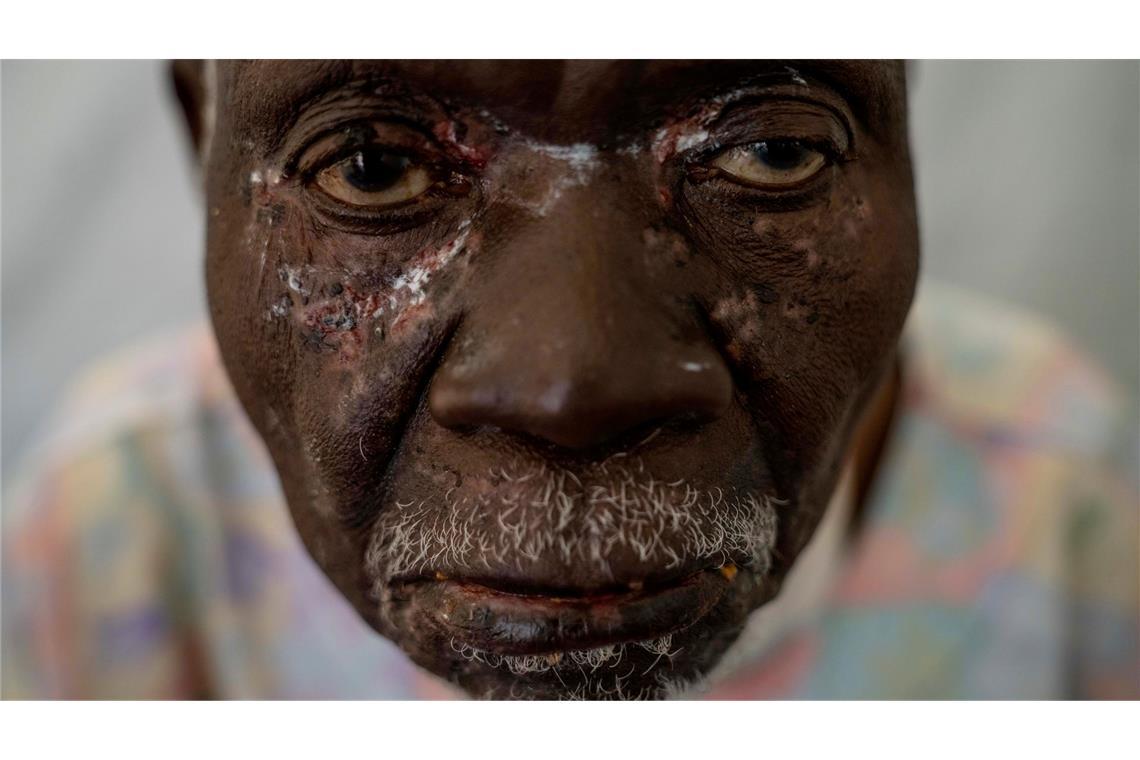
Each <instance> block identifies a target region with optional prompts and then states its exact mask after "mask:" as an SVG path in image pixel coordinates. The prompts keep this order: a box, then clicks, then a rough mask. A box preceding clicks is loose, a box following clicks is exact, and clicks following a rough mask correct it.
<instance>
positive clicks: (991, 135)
mask: <svg viewBox="0 0 1140 760" xmlns="http://www.w3.org/2000/svg"><path fill="white" fill-rule="evenodd" d="M911 98H912V101H911V103H912V139H913V145H914V152H915V162H916V172H917V183H918V199H919V211H920V215H921V222H922V243H923V255H924V257H925V258H924V272H923V276H924V277H935V278H937V279H939V280H943V281H950V282H955V283H959V284H962V285H965V286H968V287H972V288H975V289H978V290H981V291H984V292H986V293H988V294H992V295H996V296H999V297H1002V298H1005V299H1008V300H1011V301H1015V302H1018V303H1021V304H1024V305H1026V306H1028V307H1030V308H1033V309H1035V310H1038V311H1040V312H1043V313H1046V314H1048V315H1049V316H1050V317H1051V318H1052V319H1053V320H1054V321H1055V322H1057V323H1059V324H1060V325H1061V326H1062V327H1063V328H1065V329H1066V330H1067V331H1068V332H1069V333H1070V335H1072V336H1073V337H1074V338H1075V339H1076V341H1077V342H1078V343H1079V344H1080V345H1082V346H1084V347H1085V349H1086V350H1087V351H1089V352H1090V353H1092V354H1093V355H1094V356H1096V357H1098V358H1099V359H1100V360H1101V361H1102V362H1104V363H1105V364H1106V365H1107V366H1108V367H1109V368H1110V369H1111V370H1112V371H1113V372H1114V374H1115V375H1116V376H1117V377H1118V378H1119V379H1120V380H1121V381H1122V382H1123V383H1124V384H1125V385H1126V387H1128V388H1130V389H1131V391H1130V392H1131V393H1132V394H1135V392H1136V391H1135V389H1136V387H1137V383H1138V375H1140V369H1138V357H1137V348H1138V344H1140V326H1138V319H1140V316H1138V315H1140V304H1138V289H1140V222H1138V217H1140V65H1138V64H1137V63H1136V62H1130V61H1123V62H1016V61H1013V62H985V61H979V62H942V61H937V62H922V63H919V64H917V65H916V66H914V67H912V70H911ZM0 109H2V115H0V131H2V138H0V142H2V145H0V165H2V166H0V204H2V205H0V225H2V241H0V245H2V251H0V255H2V267H3V268H2V272H0V278H2V285H0V299H2V300H0V322H2V341H3V343H2V350H0V361H2V365H3V368H2V373H3V376H2V414H3V417H2V423H3V439H2V446H3V472H4V473H5V474H6V475H7V474H9V473H11V472H13V467H14V465H16V464H18V462H19V458H20V454H21V452H22V451H23V450H24V449H25V448H26V446H27V444H28V441H29V440H30V439H31V438H32V437H33V436H34V432H35V430H36V429H37V426H41V425H42V424H43V422H44V420H45V417H46V415H47V414H48V413H49V412H50V410H51V408H52V405H53V403H54V402H55V401H56V400H57V399H58V398H59V397H60V394H61V393H62V392H63V390H64V389H65V387H66V385H67V383H68V382H69V380H70V379H71V378H73V377H74V376H75V374H76V372H77V371H79V370H80V369H81V368H82V367H83V366H84V365H85V364H87V363H89V362H90V361H91V360H93V359H94V358H96V357H97V356H99V355H100V354H103V353H106V352H107V351H108V350H110V349H113V348H115V347H117V346H120V345H122V344H125V343H129V342H130V341H132V340H134V339H136V338H140V337H142V336H144V335H147V334H151V333H154V332H156V331H159V330H162V329H164V328H172V327H176V326H178V325H180V324H184V323H187V322H190V321H193V320H195V319H199V318H203V317H204V315H205V306H204V301H203V293H202V274H201V263H200V261H199V256H200V252H199V251H200V248H201V242H202V234H203V233H202V222H201V215H202V213H201V212H202V209H201V206H200V204H199V202H198V200H197V197H196V187H195V183H196V178H195V177H194V176H193V171H192V168H191V164H190V161H189V155H188V150H187V148H186V146H185V145H184V142H183V135H182V131H181V125H180V124H179V123H178V121H177V114H176V111H175V108H174V105H173V97H172V95H171V94H170V91H169V88H168V86H167V81H166V73H165V65H164V64H162V63H158V62H149V61H122V62H121V61H104V62H84V61H64V62H37V61H28V62H5V63H3V66H2V72H0Z"/></svg>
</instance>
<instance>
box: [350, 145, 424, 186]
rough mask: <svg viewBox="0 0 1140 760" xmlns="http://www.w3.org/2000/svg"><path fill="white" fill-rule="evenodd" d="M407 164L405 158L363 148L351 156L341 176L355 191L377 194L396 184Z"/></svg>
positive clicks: (395, 154)
mask: <svg viewBox="0 0 1140 760" xmlns="http://www.w3.org/2000/svg"><path fill="white" fill-rule="evenodd" d="M409 163H411V162H410V161H409V160H408V157H407V156H401V155H399V154H397V153H389V152H387V151H384V150H380V149H377V148H365V149H364V150H360V151H357V152H356V153H354V154H353V156H352V158H351V159H350V160H349V161H348V162H347V163H346V164H345V166H344V169H342V170H341V174H342V175H343V176H344V179H345V181H346V182H348V183H349V184H350V185H352V186H353V187H355V188H356V189H357V190H361V191H363V192H366V193H377V192H380V191H381V190H387V189H388V188H390V187H392V185H394V184H396V182H398V181H399V179H400V177H402V176H403V174H404V171H405V170H406V169H407V168H408V164H409Z"/></svg>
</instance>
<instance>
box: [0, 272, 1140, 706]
mask: <svg viewBox="0 0 1140 760" xmlns="http://www.w3.org/2000/svg"><path fill="white" fill-rule="evenodd" d="M904 347H905V351H904V354H903V356H904V373H903V376H904V388H903V392H902V394H901V399H900V408H899V411H898V413H897V415H896V418H895V422H894V428H893V431H892V435H891V438H890V440H889V442H888V444H887V448H886V450H885V452H884V455H883V456H884V458H883V460H882V462H881V464H880V469H879V473H878V476H877V478H876V481H875V484H874V486H873V489H872V491H871V493H870V496H869V503H868V505H867V510H866V514H865V518H864V522H863V525H862V527H861V528H860V529H859V531H858V532H857V533H856V534H854V536H853V537H851V538H850V539H848V538H847V536H846V533H845V531H844V523H845V520H846V511H845V510H847V509H848V508H849V504H847V503H846V502H847V501H849V500H847V499H845V498H843V497H842V494H844V493H846V492H847V490H846V489H848V488H849V483H846V481H845V485H843V486H842V487H841V488H840V489H839V493H840V494H841V495H840V496H839V497H837V498H836V499H834V500H833V504H832V506H831V507H830V508H829V513H828V515H827V517H826V518H825V521H824V524H823V526H821V528H820V530H819V531H817V534H816V536H815V538H813V541H812V543H811V544H809V547H808V548H807V549H806V550H805V554H804V555H803V556H802V557H801V559H800V561H799V562H798V563H797V565H796V567H795V568H793V571H792V574H791V575H790V576H789V579H788V583H787V586H786V588H785V591H784V593H782V594H781V596H780V597H779V598H778V599H777V600H775V601H774V602H773V603H771V604H769V605H767V606H766V607H764V608H761V609H760V610H758V611H757V612H756V613H754V614H753V616H752V618H751V619H750V622H749V625H748V627H747V628H746V630H745V633H744V634H743V635H742V636H741V639H740V640H739V641H738V642H737V644H736V645H734V647H733V648H732V649H731V650H730V651H729V653H728V654H727V655H726V656H725V658H724V660H723V661H722V663H721V664H720V665H719V666H718V667H717V669H716V670H715V671H714V673H713V674H712V676H711V677H710V679H709V681H708V683H707V684H705V685H703V686H702V687H700V688H698V689H697V690H695V691H694V692H692V693H691V694H690V695H689V696H693V697H712V698H814V699H821V698H885V699H894V698H911V699H915V698H917V699H923V698H940V699H941V698H971V699H987V698H1022V699H1039V698H1073V697H1092V698H1114V697H1128V698H1136V697H1137V696H1138V695H1140V654H1138V609H1140V601H1138V597H1140V592H1138V586H1140V578H1138V564H1137V563H1138V547H1137V545H1138V541H1140V499H1138V497H1137V486H1136V482H1135V480H1134V476H1135V472H1136V459H1137V450H1136V448H1135V434H1136V427H1137V426H1136V420H1135V418H1134V417H1133V416H1132V414H1131V412H1130V410H1129V408H1128V405H1127V400H1126V399H1125V398H1124V397H1123V396H1122V394H1121V393H1120V391H1119V390H1118V389H1117V388H1116V387H1115V386H1114V385H1113V384H1112V382H1111V381H1110V380H1109V379H1108V378H1107V377H1106V376H1105V375H1104V374H1103V373H1102V372H1101V371H1100V370H1099V369H1098V368H1096V367H1095V366H1093V365H1092V364H1091V363H1089V362H1088V361H1087V360H1085V359H1084V358H1083V357H1082V356H1081V355H1080V354H1079V353H1078V352H1077V351H1075V350H1074V349H1073V348H1072V347H1071V345H1070V344H1069V343H1068V342H1066V340H1065V339H1064V338H1063V337H1062V336H1061V335H1059V334H1058V333H1057V332H1056V331H1055V330H1054V329H1052V328H1051V327H1049V326H1048V325H1046V324H1044V323H1042V322H1040V321H1038V320H1037V319H1035V318H1033V317H1032V316H1029V315H1026V314H1023V313H1021V312H1018V311H1015V310H1013V309H1010V308H1008V307H1005V306H1001V305H997V304H994V303H992V302H989V301H986V300H983V299H980V298H978V297H975V296H972V295H969V294H966V293H962V292H958V291H955V290H951V289H947V288H945V287H938V286H932V285H929V284H927V285H924V287H923V289H922V291H921V293H920V296H919V298H918V300H917V303H916V306H915V309H914V310H913V311H912V314H911V317H910V319H909V321H908V325H907V329H906V333H905V336H904ZM51 429H52V431H53V432H52V433H51V434H50V435H48V436H47V437H46V438H44V439H43V442H42V444H41V445H40V446H39V447H37V449H36V450H35V451H34V452H33V453H32V454H31V456H30V457H28V458H27V463H26V465H25V466H24V467H23V468H22V469H21V470H20V471H19V474H20V479H19V483H18V484H17V485H16V486H15V487H14V488H12V489H10V490H9V491H8V493H7V498H6V499H5V502H4V507H3V598H2V599H3V610H2V611H3V661H2V668H3V670H2V686H3V695H4V697H6V698H138V699H148V698H193V697H214V698H261V699H291V698H310V699H325V698H339V699H353V698H424V697H454V696H457V695H458V692H456V691H455V690H453V689H452V687H450V686H449V685H448V684H446V683H444V682H443V681H441V680H439V679H437V678H435V677H434V676H432V675H430V674H428V673H426V672H425V671H422V670H420V669H419V668H417V667H416V666H415V665H413V664H411V663H410V662H409V661H408V660H407V659H406V658H405V657H404V655H403V654H402V653H401V652H400V651H399V649H398V648H396V647H395V646H394V645H393V644H391V643H390V642H388V641H387V640H385V639H383V638H382V637H380V636H379V635H377V634H375V633H374V632H373V631H372V630H371V629H370V628H368V627H367V626H366V625H365V624H364V623H363V622H362V621H361V620H360V619H359V618H358V617H357V615H356V613H355V612H354V611H353V610H352V608H351V607H350V606H349V604H348V603H347V602H346V601H345V600H344V599H342V598H341V596H340V595H339V594H338V593H337V592H336V591H335V590H334V588H333V586H332V584H331V583H330V582H329V581H328V580H327V579H326V578H325V577H324V575H323V574H322V573H321V572H320V570H319V569H318V568H317V567H316V565H315V564H314V562H313V561H312V560H311V559H310V557H309V556H308V554H306V553H305V550H304V549H303V547H302V545H301V542H300V539H299V537H298V536H297V534H296V532H295V530H294V528H293V525H292V523H291V521H290V519H289V516H288V513H287V511H286V509H285V505H284V499H283V497H282V495H281V491H280V486H279V484H278V481H277V476H276V473H275V472H274V470H273V468H272V465H271V463H270V461H269V458H268V455H267V453H266V452H265V449H264V446H263V444H262V443H261V441H260V439H259V438H258V437H257V434H256V433H255V432H254V430H253V429H252V427H251V426H250V424H249V422H248V420H247V419H246V417H245V415H244V412H243V411H242V409H241V407H240V405H239V404H238V402H237V401H236V399H235V397H234V395H233V392H232V390H231V388H230V386H229V383H228V380H227V379H226V376H225V374H224V371H223V369H222V366H221V362H220V360H219V357H218V353H217V348H216V345H215V343H214V339H213V336H212V334H211V333H210V331H209V329H208V328H207V327H205V326H201V327H198V328H195V329H194V330H192V331H190V332H189V333H186V334H179V335H174V336H168V337H167V338H166V339H165V340H162V341H160V342H156V343H154V344H152V345H150V346H148V347H145V348H141V349H132V350H130V351H129V352H127V353H124V354H122V355H120V356H118V357H113V358H111V359H110V360H108V361H107V362H104V363H102V364H101V365H99V366H98V367H96V368H95V369H94V370H93V371H91V372H90V373H89V374H87V375H86V376H85V377H84V378H83V379H82V381H81V382H80V383H78V385H77V387H76V389H75V392H74V393H73V394H72V395H71V397H70V400H69V402H68V403H67V404H65V405H64V406H63V407H62V408H61V410H60V413H59V415H58V420H57V422H56V423H55V424H54V425H52V426H51Z"/></svg>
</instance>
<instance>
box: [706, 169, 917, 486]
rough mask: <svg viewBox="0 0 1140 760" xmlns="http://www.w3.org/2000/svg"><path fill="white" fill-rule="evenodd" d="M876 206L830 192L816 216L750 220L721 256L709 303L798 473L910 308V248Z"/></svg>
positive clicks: (834, 427) (883, 355) (756, 403)
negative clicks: (793, 454)
mask: <svg viewBox="0 0 1140 760" xmlns="http://www.w3.org/2000/svg"><path fill="white" fill-rule="evenodd" d="M877 205H878V204H877V203H875V202H874V199H872V198H870V197H868V196H867V195H862V194H855V193H850V192H849V193H846V194H839V193H836V194H835V195H833V197H832V198H831V199H830V201H829V202H828V203H827V204H825V205H824V206H823V207H822V208H813V209H808V210H804V211H798V212H786V213H767V214H756V215H754V216H753V217H752V218H751V219H747V220H746V221H744V222H743V223H741V224H739V225H738V227H737V228H736V231H735V232H734V233H733V235H732V240H733V243H734V245H733V246H732V247H731V251H730V252H729V253H727V254H725V255H724V256H723V257H722V258H721V261H722V263H723V266H722V269H721V272H720V277H721V281H720V286H719V288H718V290H719V291H720V292H721V293H724V294H725V295H720V296H718V297H716V298H713V299H710V300H709V301H708V313H709V317H710V322H711V323H712V324H713V325H714V326H715V327H716V328H717V329H718V330H719V332H720V335H721V340H722V346H723V350H724V351H725V353H726V354H727V355H728V356H729V357H730V359H731V360H732V361H733V362H735V364H736V366H737V369H738V370H739V371H740V372H741V374H742V375H743V376H744V377H746V378H748V380H749V381H750V387H749V388H748V389H747V393H748V394H749V396H750V398H751V402H750V403H751V404H752V406H753V408H754V409H755V410H756V413H757V414H759V415H760V416H762V417H764V418H766V419H768V420H769V421H771V422H773V423H774V424H776V426H777V427H778V428H779V429H780V430H781V431H782V432H783V433H784V435H785V436H786V438H787V439H788V440H789V441H793V442H794V444H793V446H794V447H795V448H798V449H799V452H798V453H799V455H800V457H801V458H802V461H803V462H804V463H805V464H807V463H810V462H813V461H818V459H819V458H820V457H824V456H827V455H826V454H825V453H824V452H826V451H830V450H831V447H832V446H833V444H834V439H835V436H836V435H838V434H839V433H840V431H841V429H842V428H843V425H844V420H846V419H847V418H848V416H849V414H850V412H851V410H852V408H853V404H854V403H855V402H856V401H857V399H858V398H860V397H861V394H862V393H863V392H864V391H865V389H866V388H867V387H868V385H869V384H871V383H873V382H874V380H875V378H877V377H878V373H879V372H880V371H881V369H882V367H883V364H884V362H885V361H886V360H887V359H888V358H889V357H890V356H891V354H892V351H893V349H894V346H895V344H896V342H897V338H898V334H899V332H900V331H901V328H902V322H903V319H904V318H905V314H906V311H907V307H908V306H909V302H910V294H911V292H912V291H913V281H914V273H915V268H914V260H915V251H916V244H915V242H914V240H913V238H912V237H911V236H910V235H909V234H908V233H907V231H906V229H905V225H902V226H900V225H898V224H896V222H895V221H894V220H890V219H877V218H876V215H875V213H874V208H875V207H876V206H877Z"/></svg>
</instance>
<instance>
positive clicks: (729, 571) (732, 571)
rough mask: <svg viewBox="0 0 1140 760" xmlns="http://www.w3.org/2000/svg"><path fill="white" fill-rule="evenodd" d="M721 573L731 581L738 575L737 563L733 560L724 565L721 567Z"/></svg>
mask: <svg viewBox="0 0 1140 760" xmlns="http://www.w3.org/2000/svg"><path fill="white" fill-rule="evenodd" d="M720 574H721V575H723V576H724V577H725V578H727V579H728V580H730V581H731V580H732V579H733V578H735V577H736V565H734V564H733V563H731V562H729V563H728V564H727V565H722V566H721V568H720Z"/></svg>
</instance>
